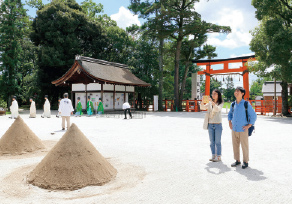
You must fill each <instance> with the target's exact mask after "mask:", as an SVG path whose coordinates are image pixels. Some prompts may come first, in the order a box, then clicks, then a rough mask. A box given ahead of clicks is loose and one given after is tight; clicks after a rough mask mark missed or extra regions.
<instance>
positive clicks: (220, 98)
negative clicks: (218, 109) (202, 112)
mask: <svg viewBox="0 0 292 204" xmlns="http://www.w3.org/2000/svg"><path fill="white" fill-rule="evenodd" d="M213 91H215V92H216V93H217V94H218V100H217V103H218V105H220V104H221V103H222V102H223V99H222V94H221V92H220V91H219V90H218V89H214V90H213Z"/></svg>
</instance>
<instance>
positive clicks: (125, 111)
mask: <svg viewBox="0 0 292 204" xmlns="http://www.w3.org/2000/svg"><path fill="white" fill-rule="evenodd" d="M123 110H124V113H125V118H124V119H127V111H128V113H129V115H130V117H131V119H132V114H131V106H130V104H129V103H128V102H125V103H124V104H123Z"/></svg>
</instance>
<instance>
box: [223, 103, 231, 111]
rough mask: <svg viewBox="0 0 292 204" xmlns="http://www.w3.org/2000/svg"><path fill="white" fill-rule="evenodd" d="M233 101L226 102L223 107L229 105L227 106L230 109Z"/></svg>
mask: <svg viewBox="0 0 292 204" xmlns="http://www.w3.org/2000/svg"><path fill="white" fill-rule="evenodd" d="M231 103H232V102H224V105H223V108H226V106H227V108H228V109H230V106H231Z"/></svg>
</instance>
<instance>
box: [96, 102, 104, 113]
mask: <svg viewBox="0 0 292 204" xmlns="http://www.w3.org/2000/svg"><path fill="white" fill-rule="evenodd" d="M97 113H98V115H101V114H104V109H103V104H102V102H101V98H99V103H98V107H97Z"/></svg>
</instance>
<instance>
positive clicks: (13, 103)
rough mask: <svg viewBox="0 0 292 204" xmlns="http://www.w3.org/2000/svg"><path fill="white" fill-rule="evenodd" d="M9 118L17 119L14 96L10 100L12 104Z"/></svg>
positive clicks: (16, 105) (16, 104)
mask: <svg viewBox="0 0 292 204" xmlns="http://www.w3.org/2000/svg"><path fill="white" fill-rule="evenodd" d="M10 112H11V118H12V119H15V118H17V117H18V103H17V101H16V96H13V98H12V104H11V106H10Z"/></svg>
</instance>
